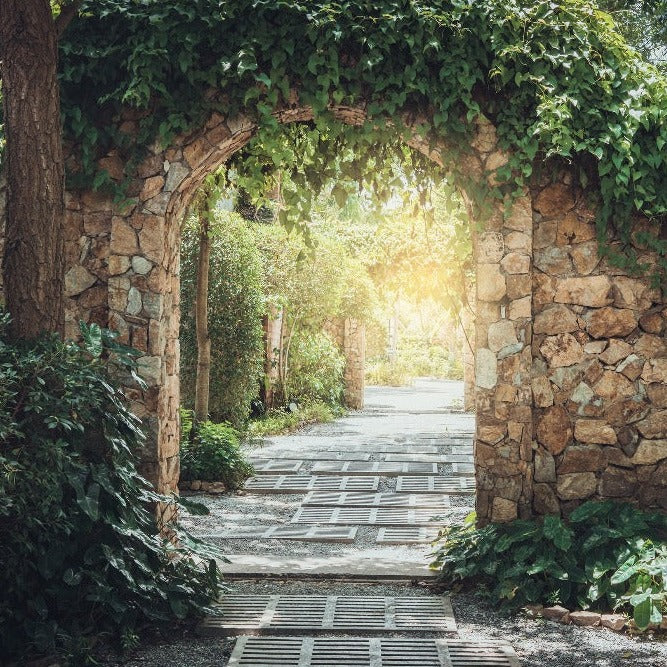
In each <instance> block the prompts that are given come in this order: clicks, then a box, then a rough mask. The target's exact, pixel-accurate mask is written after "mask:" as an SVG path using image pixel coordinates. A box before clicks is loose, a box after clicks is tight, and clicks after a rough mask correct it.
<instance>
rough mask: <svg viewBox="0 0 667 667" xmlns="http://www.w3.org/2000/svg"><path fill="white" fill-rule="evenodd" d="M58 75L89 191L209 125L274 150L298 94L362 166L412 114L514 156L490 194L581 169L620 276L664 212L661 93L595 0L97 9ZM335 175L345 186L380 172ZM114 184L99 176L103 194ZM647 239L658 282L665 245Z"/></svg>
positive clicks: (427, 131)
mask: <svg viewBox="0 0 667 667" xmlns="http://www.w3.org/2000/svg"><path fill="white" fill-rule="evenodd" d="M61 72H62V86H63V96H62V99H63V115H64V120H65V129H66V132H67V134H68V136H69V137H70V138H72V139H75V140H77V143H78V145H79V146H80V154H79V156H78V157H79V165H80V167H81V171H80V175H84V176H88V177H91V176H92V175H93V174H94V173H95V168H96V167H95V164H96V159H97V157H98V156H99V155H100V154H102V153H103V152H104V151H105V150H107V149H108V148H110V147H111V146H115V147H117V148H118V149H120V150H121V151H122V152H123V153H124V154H125V155H126V156H127V157H128V160H129V162H128V175H129V174H130V173H131V169H132V164H133V163H135V162H136V161H137V160H138V159H139V157H140V153H141V151H142V150H143V149H145V148H146V147H147V146H148V145H149V144H152V143H153V142H155V141H156V140H157V141H159V142H161V143H163V144H165V145H166V144H168V143H169V141H170V140H171V139H172V138H173V137H174V136H175V135H177V134H179V133H182V132H184V131H186V130H188V129H191V128H194V127H197V126H198V125H199V124H200V123H201V122H202V120H203V119H204V118H205V117H206V116H207V115H208V114H209V113H210V112H211V111H213V110H218V111H220V112H222V113H224V114H227V115H234V114H235V113H237V112H243V113H245V114H247V115H251V116H253V117H255V118H256V119H257V120H258V121H259V125H260V127H261V128H262V130H261V132H262V143H263V145H264V146H265V148H266V149H267V150H268V151H269V152H270V151H271V150H272V149H274V148H275V149H276V151H278V149H279V148H280V147H281V141H282V140H281V138H280V137H281V130H280V128H279V124H278V121H277V120H276V119H275V118H274V117H273V116H272V112H273V111H274V110H275V109H276V108H277V107H280V106H284V105H289V104H292V103H293V102H294V99H293V93H292V91H293V90H296V91H298V103H299V104H300V105H309V106H311V107H312V109H313V112H314V121H313V127H314V128H315V129H316V130H318V131H321V132H325V131H326V132H327V133H328V134H329V136H334V137H335V136H338V137H344V136H348V135H350V134H351V133H352V131H353V130H354V133H355V136H356V137H357V138H356V139H355V141H356V143H355V150H356V151H358V152H359V153H360V154H362V153H363V152H364V151H365V152H366V153H368V154H371V155H372V154H373V152H374V151H375V150H377V147H378V146H380V145H386V144H387V143H388V142H390V141H391V140H393V139H395V138H396V137H397V136H400V135H401V133H402V131H403V128H402V120H403V119H404V115H403V114H406V113H411V112H419V111H422V110H426V111H427V113H425V114H424V115H423V119H424V120H423V122H422V123H421V126H420V127H419V131H421V132H422V133H423V134H424V136H425V137H428V138H430V139H431V140H433V141H435V140H436V139H437V138H445V139H446V142H447V144H448V145H450V146H461V145H463V146H465V145H466V142H465V141H463V139H464V137H465V135H466V133H467V132H468V129H469V128H470V127H471V122H472V121H473V120H474V118H475V117H476V116H477V115H478V114H480V113H484V114H486V115H487V116H488V117H490V118H491V119H492V121H493V122H494V124H495V126H496V128H497V130H498V136H499V139H500V142H501V145H502V146H503V147H504V148H506V149H509V150H511V154H512V157H511V160H510V162H509V163H508V164H507V165H506V166H504V167H501V168H500V169H499V170H498V172H497V174H496V176H497V179H498V181H499V183H500V186H499V188H498V189H497V192H495V193H492V194H496V195H502V194H503V193H505V194H507V193H508V192H512V191H516V190H517V189H518V188H522V187H523V186H525V185H526V184H528V183H529V179H530V178H531V175H532V170H533V165H534V164H535V163H536V160H537V161H538V162H539V161H542V160H544V159H552V158H553V159H560V160H564V161H566V162H574V163H575V164H577V165H579V166H580V167H581V175H582V178H585V179H590V178H593V179H594V180H595V182H596V184H597V186H598V187H597V191H598V192H599V195H600V208H599V210H600V215H599V218H598V235H599V239H600V241H604V240H605V239H607V238H608V237H609V235H610V234H611V233H612V232H615V234H616V235H617V237H618V238H619V239H620V240H621V242H622V243H624V244H625V245H626V246H627V247H626V252H625V254H623V255H618V254H616V255H614V261H615V262H616V263H623V264H625V265H626V266H632V265H634V266H635V267H637V258H636V257H634V256H633V255H632V253H631V252H630V251H629V250H628V248H629V242H630V240H631V237H632V233H633V225H632V219H633V214H634V213H636V212H638V211H639V212H641V213H643V214H645V215H647V216H649V217H658V218H661V217H663V216H665V214H666V212H667V188H665V187H664V185H665V182H666V181H667V157H666V155H665V150H664V147H665V144H666V143H667V124H666V123H665V117H666V116H667V86H666V85H665V83H666V82H665V78H664V77H663V76H662V75H661V74H660V73H659V72H658V70H656V69H655V68H654V67H652V66H651V65H649V64H647V63H645V62H644V61H643V60H642V59H641V57H640V56H639V54H637V53H636V52H635V51H633V50H632V49H631V48H630V47H629V46H628V45H627V44H626V43H625V41H624V40H623V39H622V38H621V37H620V35H619V34H618V33H617V32H616V31H615V27H614V24H613V20H612V18H611V16H610V15H609V14H606V13H604V12H601V11H599V10H597V9H595V7H594V6H593V5H592V4H591V3H589V2H586V1H585V0H559V1H553V0H532V1H529V0H488V1H487V2H477V1H475V0H435V1H434V2H429V3H424V2H421V1H418V0H374V1H372V2H371V1H370V0H341V1H339V2H332V1H325V0H315V1H313V2H307V3H306V2H293V1H292V0H228V1H225V2H223V1H221V0H188V1H187V2H186V1H185V0H160V1H159V2H157V1H150V0H144V1H142V2H136V1H131V0H95V2H92V1H91V0H88V1H87V2H84V4H83V11H82V13H81V16H80V17H79V19H78V20H77V21H75V22H74V23H73V24H72V25H71V26H70V30H69V32H68V34H67V38H66V40H65V41H64V42H63V43H62V46H61ZM212 89H217V90H220V91H222V92H223V94H222V95H221V96H215V95H213V96H212V95H210V94H209V92H210V91H211V90H212ZM331 104H338V105H355V106H363V107H365V109H366V111H367V114H368V119H367V120H366V122H364V123H363V125H361V126H360V127H358V128H353V129H351V128H344V127H343V126H342V125H341V124H340V123H336V122H334V120H333V119H332V117H331V114H330V112H329V111H328V108H329V107H330V105H331ZM127 106H129V107H135V108H136V109H137V113H136V120H137V125H136V128H134V129H132V130H127V129H126V128H124V127H123V125H122V124H121V125H119V122H118V117H119V112H120V110H121V108H122V107H127ZM418 117H419V118H422V115H421V114H420V115H419V116H418ZM387 120H391V124H390V126H388V124H387V122H386V121H387ZM335 143H336V142H334V144H335ZM454 162H455V161H454ZM338 165H339V166H340V168H342V169H343V172H345V173H347V175H349V176H350V177H355V176H356V177H358V176H359V174H358V173H355V171H358V170H359V168H362V169H367V170H372V169H373V168H374V163H373V161H372V160H369V161H366V162H365V163H363V162H362V163H359V162H358V161H354V160H351V161H344V160H343V161H339V162H338ZM104 180H105V174H104V172H101V173H97V174H96V175H95V185H96V186H102V185H104ZM640 240H641V241H642V242H643V243H644V244H645V245H647V246H649V247H650V248H652V249H653V250H655V251H657V252H658V255H659V258H660V259H659V261H660V263H661V266H660V269H661V271H662V273H663V275H664V274H665V273H666V272H667V259H666V257H665V255H666V254H667V242H666V241H664V240H660V239H659V238H658V236H656V235H650V234H644V235H643V237H642V238H641V239H640ZM601 248H602V249H603V252H607V251H606V250H605V246H604V244H602V245H601Z"/></svg>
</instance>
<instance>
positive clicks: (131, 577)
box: [0, 316, 219, 664]
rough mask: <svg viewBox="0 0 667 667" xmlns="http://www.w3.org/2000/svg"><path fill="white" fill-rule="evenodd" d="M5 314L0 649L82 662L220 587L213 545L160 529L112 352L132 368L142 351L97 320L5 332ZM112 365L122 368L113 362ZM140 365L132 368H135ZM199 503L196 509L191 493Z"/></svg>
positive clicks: (195, 610)
mask: <svg viewBox="0 0 667 667" xmlns="http://www.w3.org/2000/svg"><path fill="white" fill-rule="evenodd" d="M7 321H8V320H7V318H6V317H4V316H3V317H2V320H1V322H0V543H1V544H2V551H1V553H0V562H1V563H0V591H2V594H1V595H0V645H1V646H2V658H3V659H6V660H9V659H11V658H14V659H17V660H19V663H20V664H24V662H23V660H24V658H25V656H26V655H27V654H31V653H32V654H47V655H54V654H59V655H61V656H65V657H66V659H68V660H70V661H72V662H73V663H75V664H81V663H83V662H85V661H86V660H87V658H88V657H89V655H90V653H91V651H92V649H93V645H94V644H95V642H97V641H98V640H99V639H100V638H105V639H107V640H111V639H116V640H119V641H120V643H121V644H122V645H125V646H130V645H132V644H133V643H134V642H136V640H137V633H138V632H140V630H141V628H142V627H143V626H144V625H146V624H147V623H151V622H158V621H159V622H170V621H175V620H179V619H186V618H190V617H197V616H198V615H201V614H203V613H204V612H205V611H207V609H208V604H209V603H210V602H211V601H212V600H213V599H215V598H216V597H217V595H218V593H219V580H218V570H217V567H216V564H215V560H213V558H212V556H213V555H214V554H213V552H211V551H209V552H206V551H204V550H203V545H201V544H200V545H199V555H202V554H203V555H208V556H210V558H208V559H205V560H203V561H202V560H201V559H198V560H197V561H195V560H194V559H193V558H192V557H191V556H192V552H191V551H190V550H189V549H188V548H186V546H184V545H186V544H193V542H192V541H191V540H190V538H189V537H188V536H187V535H185V534H180V533H179V532H178V528H177V526H174V531H175V532H174V535H175V536H176V538H177V539H179V538H180V539H181V541H180V542H179V543H178V544H180V546H179V545H177V543H172V542H166V541H165V540H164V539H163V537H161V536H160V534H159V533H158V529H157V525H156V520H155V512H154V508H155V504H156V503H158V502H162V503H169V502H172V503H173V502H175V499H173V498H165V497H163V496H159V495H158V494H156V493H155V492H154V491H153V489H152V486H151V485H150V483H149V482H148V481H147V480H146V479H144V478H143V477H141V476H140V475H139V473H138V472H137V469H136V466H135V460H136V454H137V452H138V451H139V450H140V448H141V447H142V446H143V444H144V440H145V438H144V434H143V432H142V430H141V426H140V422H139V420H138V419H137V418H136V417H135V416H133V415H132V413H131V412H130V411H129V410H128V408H127V407H126V405H125V403H124V397H123V394H122V393H121V391H120V390H119V389H118V388H117V387H116V380H114V379H113V377H112V376H111V375H110V371H109V365H111V368H113V369H115V371H116V373H121V374H122V375H123V376H124V377H125V378H126V379H127V381H128V382H133V381H136V372H135V371H136V366H135V361H134V354H133V352H132V351H130V350H129V349H127V348H124V347H121V346H119V345H117V344H116V343H115V341H114V338H113V336H112V334H110V333H108V332H104V331H102V330H100V329H99V327H97V326H96V325H91V326H90V327H89V328H83V337H84V340H85V345H84V346H83V347H81V346H79V345H76V344H74V343H72V342H62V341H60V340H59V339H58V338H57V337H56V336H51V337H44V338H42V339H40V340H38V341H37V342H34V343H30V344H28V343H12V342H9V341H8V337H7V332H6V327H7ZM115 377H118V376H117V375H116V376H115ZM133 378H134V379H133ZM190 507H191V508H192V509H193V511H199V510H198V508H197V507H196V506H193V505H191V504H190Z"/></svg>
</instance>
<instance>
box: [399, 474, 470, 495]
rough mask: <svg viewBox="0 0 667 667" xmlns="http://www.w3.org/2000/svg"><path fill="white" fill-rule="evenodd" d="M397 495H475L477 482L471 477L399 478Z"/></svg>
mask: <svg viewBox="0 0 667 667" xmlns="http://www.w3.org/2000/svg"><path fill="white" fill-rule="evenodd" d="M396 492H397V493H451V494H453V495H459V494H468V493H475V480H474V478H472V479H471V478H469V477H399V478H398V479H397V480H396Z"/></svg>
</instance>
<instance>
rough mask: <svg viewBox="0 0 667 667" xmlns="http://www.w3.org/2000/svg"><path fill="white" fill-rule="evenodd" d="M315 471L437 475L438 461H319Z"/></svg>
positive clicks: (388, 474)
mask: <svg viewBox="0 0 667 667" xmlns="http://www.w3.org/2000/svg"><path fill="white" fill-rule="evenodd" d="M312 471H313V472H314V473H321V472H325V473H329V474H335V475H371V474H375V475H382V476H384V477H389V476H391V477H393V476H396V475H406V474H407V475H437V474H438V464H437V463H421V462H419V461H405V462H400V461H397V462H391V461H317V462H316V463H315V465H314V466H313V469H312Z"/></svg>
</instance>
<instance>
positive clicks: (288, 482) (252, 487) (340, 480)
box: [243, 475, 380, 493]
mask: <svg viewBox="0 0 667 667" xmlns="http://www.w3.org/2000/svg"><path fill="white" fill-rule="evenodd" d="M379 482H380V478H379V477H338V476H336V477H317V476H315V477H311V476H309V475H260V476H259V477H251V478H250V479H249V480H248V481H246V483H245V486H244V487H243V488H244V489H245V490H246V491H252V492H253V493H303V492H305V491H313V490H315V489H322V490H326V491H376V490H377V488H378V484H379Z"/></svg>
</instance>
